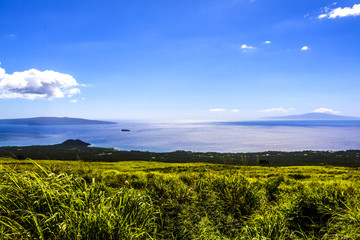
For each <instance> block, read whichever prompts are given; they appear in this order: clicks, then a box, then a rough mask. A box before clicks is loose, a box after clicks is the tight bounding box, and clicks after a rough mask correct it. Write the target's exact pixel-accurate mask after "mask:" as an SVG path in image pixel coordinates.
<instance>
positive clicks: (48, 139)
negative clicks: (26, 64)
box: [0, 121, 360, 152]
mask: <svg viewBox="0 0 360 240" xmlns="http://www.w3.org/2000/svg"><path fill="white" fill-rule="evenodd" d="M122 129H129V130H130V131H129V132H124V131H121V130H122ZM67 139H81V140H83V141H85V142H88V143H91V144H92V146H97V147H111V148H117V149H119V150H141V151H155V152H168V151H175V150H186V151H200V152H260V151H301V150H332V151H337V150H348V149H360V121H257V122H254V121H253V122H218V123H144V122H143V123H141V122H126V121H119V123H118V124H114V125H112V124H111V125H76V126H75V125H73V126H71V125H68V126H64V125H53V126H44V125H5V124H1V125H0V146H28V145H49V144H57V143H61V142H63V141H65V140H67Z"/></svg>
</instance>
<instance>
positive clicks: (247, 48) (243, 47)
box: [241, 44, 255, 50]
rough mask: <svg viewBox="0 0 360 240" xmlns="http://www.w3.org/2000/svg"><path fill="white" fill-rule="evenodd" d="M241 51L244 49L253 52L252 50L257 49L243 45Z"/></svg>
mask: <svg viewBox="0 0 360 240" xmlns="http://www.w3.org/2000/svg"><path fill="white" fill-rule="evenodd" d="M241 49H244V50H251V49H255V47H253V46H249V45H246V44H243V45H241Z"/></svg>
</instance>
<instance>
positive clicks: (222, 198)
mask: <svg viewBox="0 0 360 240" xmlns="http://www.w3.org/2000/svg"><path fill="white" fill-rule="evenodd" d="M359 172H360V170H359V169H358V168H347V167H332V166H301V167H265V166H264V167H261V166H238V165H237V166H236V165H223V164H207V163H187V164H180V163H160V162H149V161H146V162H141V161H131V162H111V163H106V162H83V161H54V160H51V161H50V160H37V161H36V162H35V161H32V160H22V161H18V160H13V159H6V158H0V174H1V176H0V181H1V182H0V239H360V201H359V197H360V187H359V186H360V185H359V184H360V175H359Z"/></svg>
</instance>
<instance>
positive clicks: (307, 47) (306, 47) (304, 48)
mask: <svg viewBox="0 0 360 240" xmlns="http://www.w3.org/2000/svg"><path fill="white" fill-rule="evenodd" d="M307 50H309V46H303V47H302V48H301V51H307Z"/></svg>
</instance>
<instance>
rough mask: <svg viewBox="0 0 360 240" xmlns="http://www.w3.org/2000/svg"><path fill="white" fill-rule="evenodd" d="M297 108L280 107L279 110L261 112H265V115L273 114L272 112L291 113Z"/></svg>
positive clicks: (270, 109)
mask: <svg viewBox="0 0 360 240" xmlns="http://www.w3.org/2000/svg"><path fill="white" fill-rule="evenodd" d="M294 110H295V108H288V109H286V108H282V107H278V108H269V109H265V110H261V111H260V112H263V113H272V112H283V113H285V112H289V111H294Z"/></svg>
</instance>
